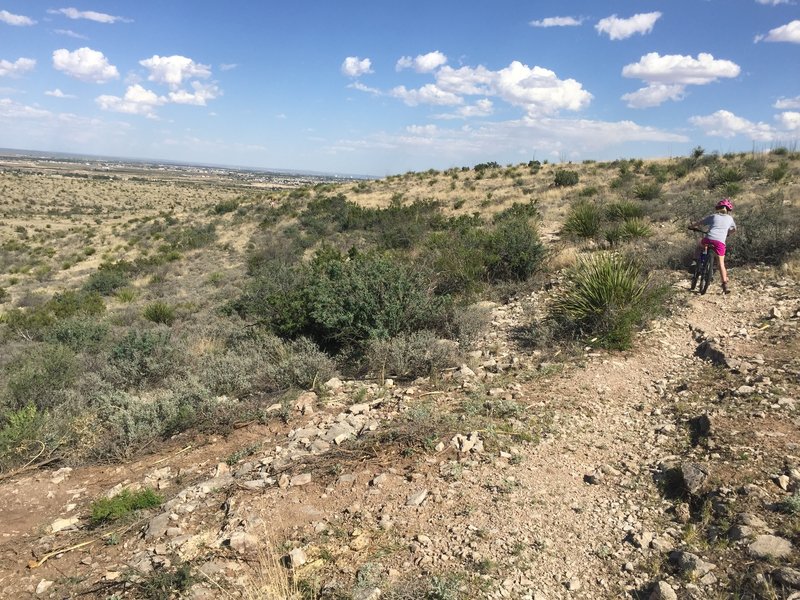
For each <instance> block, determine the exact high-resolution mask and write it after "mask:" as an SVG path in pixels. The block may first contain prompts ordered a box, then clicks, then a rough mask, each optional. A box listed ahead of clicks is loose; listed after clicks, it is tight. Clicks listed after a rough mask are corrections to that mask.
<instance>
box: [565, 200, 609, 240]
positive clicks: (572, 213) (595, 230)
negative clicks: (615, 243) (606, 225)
mask: <svg viewBox="0 0 800 600" xmlns="http://www.w3.org/2000/svg"><path fill="white" fill-rule="evenodd" d="M602 224H603V210H602V209H601V208H600V207H599V206H598V205H597V204H595V203H593V202H585V201H582V202H578V203H577V204H573V205H572V207H571V208H570V210H569V213H568V214H567V218H566V220H565V221H564V228H563V231H564V233H567V234H569V235H573V236H575V237H579V238H593V237H595V236H597V235H598V234H599V233H600V228H601V227H602Z"/></svg>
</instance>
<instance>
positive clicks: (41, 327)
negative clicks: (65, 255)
mask: <svg viewBox="0 0 800 600" xmlns="http://www.w3.org/2000/svg"><path fill="white" fill-rule="evenodd" d="M105 309H106V307H105V303H104V302H103V299H102V297H101V296H100V295H99V294H98V293H97V292H83V291H77V292H76V291H66V292H61V293H57V294H55V295H54V296H53V297H52V298H51V299H50V300H47V301H46V302H44V303H43V304H39V305H36V306H31V307H29V308H27V309H26V310H22V309H13V310H10V311H9V312H8V313H7V314H6V316H5V319H4V320H5V323H6V325H7V326H8V328H9V329H10V330H11V331H14V332H16V333H17V334H18V335H20V336H22V337H24V338H27V339H29V340H42V339H44V337H45V335H46V332H47V331H48V329H49V328H50V327H52V326H53V325H54V324H55V323H57V322H58V321H60V320H61V319H69V318H71V317H91V316H95V317H96V316H98V315H100V314H102V313H103V312H104V311H105Z"/></svg>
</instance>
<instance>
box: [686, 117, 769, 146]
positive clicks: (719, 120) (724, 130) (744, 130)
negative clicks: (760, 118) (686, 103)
mask: <svg viewBox="0 0 800 600" xmlns="http://www.w3.org/2000/svg"><path fill="white" fill-rule="evenodd" d="M689 122H690V123H691V124H692V125H694V126H695V127H698V128H700V129H702V130H703V131H704V132H705V133H706V135H713V136H718V137H723V138H732V137H736V136H737V135H743V136H745V137H748V138H750V139H751V140H756V141H760V142H768V141H770V140H773V139H775V137H776V132H775V130H774V129H773V128H772V127H771V126H770V125H768V124H767V123H753V122H752V121H748V120H747V119H744V118H742V117H738V116H736V115H735V114H733V113H732V112H730V111H727V110H718V111H717V112H715V113H713V114H711V115H706V116H697V117H691V118H690V119H689Z"/></svg>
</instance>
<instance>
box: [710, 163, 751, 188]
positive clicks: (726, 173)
mask: <svg viewBox="0 0 800 600" xmlns="http://www.w3.org/2000/svg"><path fill="white" fill-rule="evenodd" d="M742 179H744V171H743V170H742V169H741V168H739V167H736V166H730V165H729V166H725V165H722V164H716V165H713V166H712V167H709V169H708V172H707V174H706V185H707V186H708V189H710V190H713V189H716V188H720V187H723V186H726V185H728V184H735V183H738V182H740V181H741V180H742Z"/></svg>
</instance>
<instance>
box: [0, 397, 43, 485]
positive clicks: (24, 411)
mask: <svg viewBox="0 0 800 600" xmlns="http://www.w3.org/2000/svg"><path fill="white" fill-rule="evenodd" d="M2 421H3V426H2V428H0V467H2V470H3V471H6V470H7V469H10V468H13V467H14V466H16V465H18V464H20V463H25V462H27V461H28V460H29V459H30V457H32V456H35V454H36V453H38V452H40V451H41V450H42V445H41V443H40V442H39V441H38V440H41V438H42V436H41V434H40V431H41V428H42V424H43V417H42V415H41V413H40V412H39V411H38V410H37V408H36V406H35V405H34V404H28V405H27V406H23V407H22V408H19V409H18V410H14V411H11V412H9V413H8V414H6V415H4V417H3V419H2Z"/></svg>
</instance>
